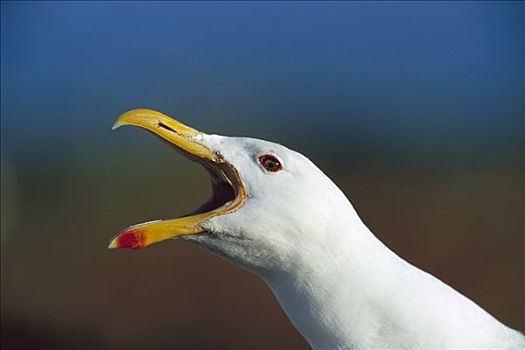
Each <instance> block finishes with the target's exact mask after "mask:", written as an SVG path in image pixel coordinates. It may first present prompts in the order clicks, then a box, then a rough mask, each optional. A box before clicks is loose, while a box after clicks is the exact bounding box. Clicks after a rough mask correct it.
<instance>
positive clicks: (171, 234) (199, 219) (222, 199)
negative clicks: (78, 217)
mask: <svg viewBox="0 0 525 350" xmlns="http://www.w3.org/2000/svg"><path fill="white" fill-rule="evenodd" d="M122 125H134V126H138V127H141V128H144V129H146V130H148V131H150V132H151V133H153V134H155V135H156V136H158V137H160V138H162V139H164V140H165V141H167V142H169V143H170V144H172V145H174V146H175V147H176V148H177V149H178V150H180V151H181V152H182V153H183V154H184V155H185V156H186V157H188V158H189V159H191V160H194V161H197V162H199V163H201V164H202V165H203V166H204V167H205V168H206V169H207V170H208V171H209V172H210V175H211V179H212V190H213V191H212V192H213V194H212V198H210V200H208V202H206V203H205V204H203V205H202V206H201V207H200V208H199V209H198V210H196V212H195V213H194V214H193V215H190V216H186V217H182V218H178V219H173V220H156V221H151V222H146V223H142V224H138V225H134V226H130V227H128V228H126V229H124V230H123V231H121V232H119V233H118V234H117V235H116V236H115V237H113V239H112V240H111V242H110V244H109V248H110V249H113V248H133V249H137V248H143V247H146V246H149V245H151V244H154V243H158V242H161V241H164V240H166V239H169V238H175V237H179V236H183V235H191V234H198V233H202V232H205V231H206V230H205V229H204V228H203V227H202V224H203V223H204V222H205V221H206V220H209V219H211V218H212V217H215V216H218V215H224V214H229V213H231V212H233V211H235V210H237V209H238V208H240V207H241V206H242V204H243V203H244V202H245V201H246V199H247V198H248V192H247V190H246V186H245V185H244V183H243V181H242V179H241V177H240V176H239V173H238V171H237V170H236V169H235V167H233V165H231V164H230V163H228V162H227V161H226V160H225V159H224V158H223V157H222V156H221V155H220V154H219V153H218V152H216V151H214V150H212V149H210V148H208V147H207V146H204V145H203V144H201V143H199V141H198V140H199V139H202V137H203V136H205V134H204V133H202V132H200V131H198V130H195V129H193V128H190V127H189V126H186V125H184V124H182V123H180V122H178V121H176V120H173V119H172V118H170V117H168V116H166V115H164V114H162V113H160V112H157V111H154V110H151V109H134V110H131V111H129V112H126V113H124V114H122V115H121V116H120V117H119V118H118V119H117V121H116V122H115V124H114V125H113V129H116V128H118V127H120V126H122Z"/></svg>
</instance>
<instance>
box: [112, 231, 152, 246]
mask: <svg viewBox="0 0 525 350" xmlns="http://www.w3.org/2000/svg"><path fill="white" fill-rule="evenodd" d="M145 243H146V237H145V236H144V231H142V230H131V231H126V232H122V233H121V234H120V235H119V236H118V237H117V247H118V248H131V249H138V248H142V247H144V244H145Z"/></svg>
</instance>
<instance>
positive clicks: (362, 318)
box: [262, 198, 523, 350]
mask: <svg viewBox="0 0 525 350" xmlns="http://www.w3.org/2000/svg"><path fill="white" fill-rule="evenodd" d="M345 202H346V205H343V207H341V206H340V205H342V203H337V204H334V206H335V205H339V207H338V208H342V209H341V210H339V211H338V213H337V214H336V216H339V217H335V218H334V219H335V221H334V224H333V225H331V226H330V227H326V230H331V232H325V233H324V234H323V235H320V236H324V237H331V241H330V243H329V244H319V242H316V244H315V245H312V246H306V247H305V249H303V250H302V251H300V252H299V253H298V254H299V255H298V256H297V259H296V263H295V264H293V265H290V266H289V267H288V269H287V270H280V271H274V272H271V273H269V274H267V275H266V274H265V275H263V276H262V277H263V279H264V280H265V281H266V283H267V284H268V285H269V286H270V288H271V289H272V291H273V292H274V294H275V296H276V297H277V299H278V300H279V302H280V304H281V306H282V307H283V309H284V311H285V312H286V314H287V315H288V317H289V318H290V320H291V321H292V323H293V324H294V325H295V326H296V328H297V329H298V330H299V331H300V332H301V334H302V335H303V336H304V337H305V338H306V339H307V341H308V342H309V344H310V345H311V346H312V347H313V348H314V349H316V350H318V349H407V348H409V349H415V348H427V349H428V348H436V349H437V348H439V349H443V348H450V349H451V348H456V349H457V348H494V349H496V348H498V349H502V348H507V347H509V348H512V347H513V346H517V345H518V344H523V343H521V342H522V341H523V338H522V336H521V335H520V334H519V333H517V332H515V331H513V330H511V329H510V328H507V327H506V326H504V325H503V324H501V323H500V322H498V321H497V320H496V319H495V318H493V317H492V316H491V315H489V314H488V313H487V312H485V311H484V310H483V309H481V308H480V307H479V306H478V305H476V304H475V303H474V302H472V301H471V300H470V299H468V298H466V297H464V296H463V295H461V294H459V293H458V292H456V291H455V290H453V289H452V288H450V287H449V286H448V285H446V284H444V283H442V282H441V281H439V280H438V279H436V278H434V277H433V276H431V275H429V274H427V273H425V272H423V271H421V270H419V269H417V268H416V267H414V266H412V265H410V264H409V263H407V262H406V261H404V260H403V259H401V258H400V257H398V256H397V255H396V254H394V253H393V252H392V251H391V250H389V249H388V248H387V247H386V246H385V245H384V244H382V243H381V242H380V241H379V240H378V239H377V238H376V237H375V236H374V235H373V234H372V233H371V232H370V231H369V230H368V228H367V227H366V226H365V225H364V224H363V223H362V222H361V220H359V218H358V217H357V214H356V213H355V211H354V210H353V208H352V206H351V204H350V203H349V202H348V201H347V200H346V198H345ZM316 229H320V228H316Z"/></svg>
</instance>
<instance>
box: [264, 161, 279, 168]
mask: <svg viewBox="0 0 525 350" xmlns="http://www.w3.org/2000/svg"><path fill="white" fill-rule="evenodd" d="M264 166H265V168H266V169H268V170H275V169H277V168H278V167H279V162H278V161H277V160H275V159H266V161H265V162H264Z"/></svg>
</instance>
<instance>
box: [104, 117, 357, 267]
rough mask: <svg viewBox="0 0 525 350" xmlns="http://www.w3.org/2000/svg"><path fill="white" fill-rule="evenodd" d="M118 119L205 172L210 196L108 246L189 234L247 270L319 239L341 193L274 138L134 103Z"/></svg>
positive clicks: (286, 259) (273, 263)
mask: <svg viewBox="0 0 525 350" xmlns="http://www.w3.org/2000/svg"><path fill="white" fill-rule="evenodd" d="M122 125H134V126H138V127H141V128H144V129H146V130H148V131H150V132H151V133H153V134H155V135H156V136H158V137H160V138H162V139H164V140H165V141H167V142H168V143H170V144H172V145H173V146H175V148H176V149H177V150H179V151H181V152H182V154H183V155H185V156H186V157H187V158H189V159H190V160H193V161H197V162H199V163H200V164H202V165H203V166H204V168H206V169H207V170H208V172H209V173H210V177H211V183H212V196H211V198H210V199H209V200H208V201H207V202H206V203H204V204H203V205H201V206H200V207H199V208H198V209H197V210H195V211H194V212H193V213H191V214H190V215H188V216H184V217H181V218H177V219H168V220H156V221H150V222H146V223H142V224H138V225H134V226H130V227H128V228H126V229H124V230H123V231H121V232H120V233H118V234H117V235H116V236H115V237H114V238H113V239H112V240H111V242H110V245H109V248H132V249H137V248H144V247H147V246H149V245H151V244H154V243H158V242H161V241H164V240H167V239H174V238H176V239H183V240H190V241H193V242H195V243H197V244H198V245H200V246H202V247H204V248H206V249H208V250H210V251H212V252H214V253H216V254H218V255H220V256H223V257H225V258H227V259H228V260H230V261H233V262H234V263H236V264H238V265H240V266H242V267H245V268H247V269H249V270H252V271H256V272H259V273H264V271H269V270H274V269H276V268H286V264H290V262H293V261H294V259H290V257H293V256H296V255H298V253H299V252H300V251H304V250H312V248H313V246H318V245H323V241H324V240H326V238H327V237H325V235H326V233H324V232H330V230H329V229H328V230H327V228H329V227H330V226H331V225H334V220H333V218H334V215H335V214H337V213H335V214H334V210H333V207H334V206H336V207H337V203H339V202H341V201H343V202H345V203H346V204H348V202H347V200H346V197H344V195H343V194H342V193H341V192H340V191H339V189H338V188H337V187H336V186H335V185H334V184H333V183H332V182H331V181H330V179H329V178H328V177H326V176H325V175H324V174H323V173H322V172H321V170H319V169H318V168H317V167H316V166H315V165H314V164H313V163H312V162H311V161H310V160H308V158H306V157H305V156H303V155H301V154H300V153H298V152H295V151H292V150H290V149H288V148H286V147H284V146H282V145H279V144H276V143H272V142H268V141H263V140H258V139H253V138H244V137H227V136H219V135H208V134H205V133H202V132H200V131H197V130H195V129H193V128H190V127H188V126H186V125H184V124H182V123H180V122H178V121H176V120H174V119H172V118H170V117H168V116H166V115H164V114H162V113H160V112H156V111H153V110H148V109H136V110H132V111H129V112H126V113H124V114H123V115H121V116H120V117H119V118H118V120H117V121H116V123H115V125H114V127H113V128H114V129H115V128H118V127H120V126H122Z"/></svg>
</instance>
